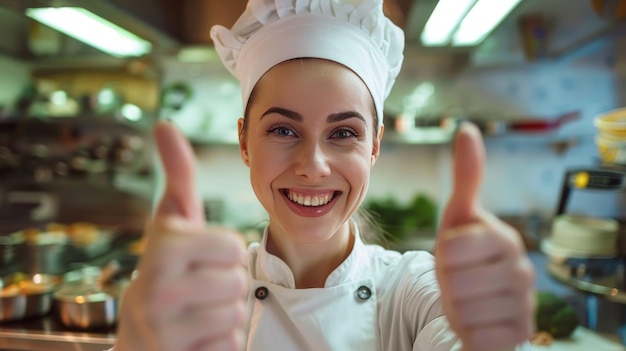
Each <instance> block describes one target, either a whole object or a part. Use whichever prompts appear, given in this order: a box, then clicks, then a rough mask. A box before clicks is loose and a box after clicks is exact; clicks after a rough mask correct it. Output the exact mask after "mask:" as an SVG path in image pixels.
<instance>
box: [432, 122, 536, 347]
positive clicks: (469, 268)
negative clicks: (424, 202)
mask: <svg viewBox="0 0 626 351" xmlns="http://www.w3.org/2000/svg"><path fill="white" fill-rule="evenodd" d="M484 163H485V150H484V146H483V142H482V138H481V135H480V132H479V131H478V129H477V128H476V127H475V126H473V125H471V124H463V125H462V126H461V128H460V130H459V132H458V134H457V136H456V140H455V147H454V191H453V194H452V196H451V198H450V201H449V202H448V204H447V207H446V208H445V211H444V213H443V218H442V222H441V225H440V229H439V233H438V237H437V244H436V247H435V266H436V275H437V280H438V282H439V285H440V288H441V301H442V306H443V309H444V312H445V313H446V315H447V318H448V320H449V322H450V326H451V327H452V329H453V330H454V331H455V332H456V333H457V335H458V336H459V338H460V339H461V340H462V343H463V350H464V351H487V350H490V351H505V350H513V349H514V347H515V345H519V344H521V343H523V342H525V341H527V340H528V339H529V338H530V336H531V333H532V329H533V327H532V325H533V324H532V319H533V311H534V293H533V285H534V284H533V283H534V269H533V266H532V264H531V262H530V260H529V259H528V258H527V256H526V254H525V250H524V245H523V243H522V240H521V238H520V236H519V233H517V232H516V231H515V230H514V229H513V228H511V227H510V226H508V225H507V224H506V223H504V222H502V221H501V220H499V219H498V218H496V217H495V216H494V215H492V214H491V213H488V212H486V211H485V210H484V209H483V208H481V206H480V202H479V196H478V194H479V188H480V183H481V181H482V174H483V168H484Z"/></svg>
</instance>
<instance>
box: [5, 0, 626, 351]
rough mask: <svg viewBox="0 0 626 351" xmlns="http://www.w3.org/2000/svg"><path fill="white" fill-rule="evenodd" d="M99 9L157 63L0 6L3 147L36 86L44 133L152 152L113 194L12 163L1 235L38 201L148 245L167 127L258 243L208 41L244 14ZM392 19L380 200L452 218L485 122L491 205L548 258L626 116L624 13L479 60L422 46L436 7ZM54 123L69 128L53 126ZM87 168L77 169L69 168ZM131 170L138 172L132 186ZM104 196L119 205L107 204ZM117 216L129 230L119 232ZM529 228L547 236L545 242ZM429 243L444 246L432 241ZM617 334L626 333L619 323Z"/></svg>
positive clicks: (223, 75)
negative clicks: (142, 38)
mask: <svg viewBox="0 0 626 351" xmlns="http://www.w3.org/2000/svg"><path fill="white" fill-rule="evenodd" d="M26 3H28V2H26ZM95 3H96V4H99V5H93V4H92V5H91V6H96V7H95V8H98V9H101V10H102V12H103V13H109V14H111V13H112V14H113V15H112V17H111V18H112V19H115V18H117V19H118V23H120V24H126V27H127V28H129V29H130V28H132V29H134V30H135V31H136V32H138V33H146V34H147V35H148V36H151V37H152V38H153V40H154V41H155V42H156V43H157V45H156V48H155V53H153V54H151V55H147V56H145V57H142V58H132V59H125V58H112V57H108V56H106V55H102V54H99V52H98V51H95V50H93V49H91V48H87V47H84V46H82V45H81V44H79V43H78V42H77V41H75V40H73V39H70V38H68V37H63V36H60V35H58V34H55V33H54V31H51V30H50V29H47V28H46V27H43V26H41V25H37V24H36V23H35V22H28V21H26V19H25V18H24V17H23V16H21V15H19V14H17V12H16V11H17V10H21V9H22V8H23V7H25V6H26V5H24V4H19V5H18V4H17V3H15V2H12V1H9V0H0V32H3V33H15V36H10V35H3V37H2V39H0V128H4V129H5V130H4V131H0V141H3V140H4V141H6V140H11V139H10V138H8V137H7V135H12V133H13V132H14V130H13V129H11V131H9V126H12V125H14V124H15V123H14V122H15V120H19V119H20V118H22V119H23V118H26V117H25V115H24V111H25V110H24V109H23V107H22V106H21V102H23V101H24V99H25V98H27V97H28V96H29V95H28V94H29V87H33V86H35V87H37V89H38V90H39V92H38V94H39V96H38V98H36V99H34V100H35V101H37V99H39V100H43V101H44V102H41V101H39V102H40V103H39V109H37V108H36V107H37V103H36V102H33V101H31V102H30V105H28V106H27V111H28V112H27V114H31V115H33V116H31V118H36V119H39V120H44V121H47V120H49V121H57V122H52V123H53V124H55V123H57V124H59V122H58V121H67V120H71V118H72V116H79V118H78V120H80V121H81V122H80V123H82V124H81V126H83V127H84V125H85V124H87V125H88V124H89V123H93V124H94V125H97V126H98V127H97V128H95V127H94V128H92V129H93V130H92V132H93V133H92V134H93V135H97V137H93V139H89V136H93V135H92V134H90V133H89V128H84V129H82V130H87V131H84V132H83V134H81V135H82V137H84V138H87V139H89V140H90V141H94V142H95V143H96V144H98V143H103V141H102V140H104V139H103V135H105V136H106V135H109V136H119V137H123V136H127V137H128V136H138V137H139V138H140V140H141V142H140V148H139V149H140V150H139V151H137V153H136V154H134V156H133V157H131V158H130V161H129V160H126V161H124V158H123V157H121V160H120V158H118V157H115V156H113V157H112V158H111V159H107V160H108V161H107V162H111V163H113V164H114V166H112V167H113V168H112V169H113V171H111V172H110V173H108V176H106V177H104V178H103V177H102V176H101V175H100V173H103V172H102V171H93V172H91V173H90V172H89V171H86V173H88V174H82V175H80V176H78V175H75V176H73V177H72V176H70V177H62V176H60V175H59V174H57V173H58V172H57V171H56V169H53V170H52V173H53V175H48V176H46V173H45V172H44V173H43V174H44V175H43V176H42V175H41V174H40V173H37V171H36V170H37V168H35V171H33V170H32V169H31V171H33V172H30V171H29V173H25V172H26V171H25V170H19V171H16V170H15V169H11V170H10V171H9V170H7V169H8V166H6V165H8V164H11V162H9V161H7V160H8V159H9V158H8V156H6V155H5V158H4V159H3V160H4V162H5V163H4V166H5V170H4V172H2V173H0V209H3V212H4V215H0V234H7V233H9V232H11V231H13V230H17V229H19V228H21V227H25V226H28V225H30V224H31V223H35V222H36V221H35V220H34V219H33V217H32V213H31V214H28V213H26V214H24V213H23V212H19V214H17V213H18V212H15V213H11V212H10V211H13V210H14V209H15V206H12V204H11V202H12V200H11V193H12V192H24V191H27V192H33V191H34V192H37V193H41V192H44V193H53V194H56V195H57V196H58V198H57V199H56V200H55V201H56V203H57V206H58V208H57V209H56V210H55V211H53V212H54V213H53V214H50V215H48V216H43V217H42V218H39V219H38V220H39V222H46V221H59V220H61V221H63V220H65V221H76V220H87V221H93V222H95V223H98V224H102V225H123V226H125V227H126V228H127V229H128V230H129V231H130V232H133V233H138V232H140V230H141V226H142V225H143V223H144V221H145V219H146V218H147V216H149V212H150V209H151V207H152V206H153V205H154V203H155V201H156V200H157V199H158V195H159V193H160V191H161V184H162V174H161V172H160V170H159V168H158V162H156V161H157V159H156V156H155V155H154V154H153V152H152V151H153V149H152V144H151V143H152V141H151V137H150V133H149V131H150V128H149V127H150V125H151V124H152V123H153V122H154V121H155V120H157V119H165V118H167V119H170V120H172V121H173V122H174V123H175V124H177V125H178V126H179V127H180V128H181V129H182V130H183V132H184V133H185V134H186V135H187V136H188V137H189V139H190V140H191V141H192V143H193V145H194V149H195V151H196V156H197V160H198V164H197V173H198V174H197V183H198V190H199V196H200V197H201V199H202V200H203V201H204V203H205V208H206V212H207V215H208V220H210V221H213V222H219V223H222V224H226V225H231V226H235V227H237V228H240V229H242V230H245V231H247V230H250V229H251V228H257V229H258V228H259V226H260V225H261V224H262V223H263V222H264V220H265V218H266V215H265V212H264V210H263V209H262V208H261V207H260V205H259V204H258V202H257V201H256V198H255V197H254V194H253V192H252V189H251V187H250V184H249V179H248V171H247V168H246V167H245V166H244V165H243V163H242V162H241V160H240V156H239V151H238V147H237V145H236V134H237V131H236V120H237V118H238V117H240V116H241V115H242V110H241V102H240V99H239V88H238V85H237V82H236V81H235V80H234V79H233V78H232V77H231V76H230V74H229V73H228V72H227V71H226V70H225V69H224V68H223V67H222V65H221V63H220V62H219V59H218V58H217V55H216V54H215V52H214V50H213V49H212V46H211V45H210V41H209V40H208V39H207V37H206V33H207V30H206V29H207V28H209V27H210V25H212V24H216V23H220V24H224V25H228V24H229V23H232V20H233V19H234V18H236V16H237V15H238V13H239V12H240V11H241V9H242V8H243V7H242V6H243V5H242V4H243V3H244V2H242V1H233V2H232V3H231V6H226V5H224V4H225V3H226V2H223V3H222V4H221V5H220V4H219V1H207V2H205V3H203V4H200V3H199V2H193V1H187V2H182V3H181V4H186V5H181V6H182V7H183V10H178V12H176V11H174V12H175V14H176V15H179V17H180V18H184V19H187V20H182V21H181V20H178V21H179V22H177V21H173V22H176V23H175V24H177V25H178V26H175V24H174V25H173V24H172V19H171V18H169V21H166V20H164V18H165V17H166V16H165V15H164V14H163V13H164V12H166V10H167V9H168V8H169V9H170V10H171V9H172V8H173V7H172V6H174V5H172V4H173V3H174V2H168V1H165V0H164V1H161V2H159V4H160V6H150V7H149V8H150V9H151V10H150V11H145V13H141V12H142V11H140V10H142V9H146V8H148V7H146V6H147V5H148V4H147V3H146V2H145V1H132V2H126V4H123V3H122V2H116V1H100V2H95ZM387 3H393V4H396V5H397V7H396V8H393V9H392V10H394V9H395V10H396V12H394V13H395V15H396V17H394V18H395V20H396V21H398V22H397V23H399V24H401V25H402V26H403V27H404V28H405V30H406V32H407V50H406V57H405V61H404V66H403V68H402V71H401V73H400V76H399V78H398V81H397V84H396V86H395V87H394V90H393V91H392V94H391V96H390V98H389V99H388V101H387V105H386V114H387V115H386V116H385V124H386V134H385V137H386V141H385V142H384V144H383V149H382V156H381V158H380V159H379V161H378V163H377V164H376V166H375V167H374V170H373V174H372V179H371V184H370V191H369V195H368V200H379V199H393V200H394V201H397V202H398V203H400V204H408V203H410V202H411V201H412V200H413V199H414V198H415V197H416V196H418V195H423V196H425V197H426V198H428V199H430V200H431V201H432V202H433V203H434V205H435V206H436V208H437V209H438V210H440V209H441V207H442V206H443V205H444V204H445V201H446V199H447V198H448V196H449V194H450V170H451V150H452V148H451V143H450V140H451V135H452V134H453V130H454V124H455V123H456V121H457V120H472V121H476V122H478V123H482V124H481V125H483V126H484V136H485V144H486V147H487V154H488V162H487V169H486V172H485V180H484V182H483V187H482V189H481V198H482V200H483V203H484V206H485V207H486V208H488V209H490V210H491V211H493V212H494V213H496V214H498V215H501V216H502V217H503V218H507V219H510V220H511V221H513V223H515V225H516V226H518V228H521V230H522V234H523V235H525V236H527V238H526V239H527V240H528V241H529V248H531V249H533V250H535V249H536V248H537V245H538V242H537V240H538V238H540V237H542V236H545V235H547V234H548V233H549V228H550V222H551V221H552V219H553V217H554V215H555V211H556V208H557V205H558V203H559V196H560V194H561V188H562V184H563V181H564V176H565V172H566V171H567V170H569V169H571V168H576V167H582V168H585V167H587V168H595V167H598V166H600V156H599V152H598V149H597V146H596V144H595V137H596V135H597V131H596V129H595V127H594V124H593V120H594V118H595V117H596V116H597V115H599V114H601V113H603V112H606V111H609V110H612V109H615V108H618V107H622V106H624V105H626V93H625V89H626V27H625V26H624V22H623V18H618V17H617V14H618V11H623V9H621V7H619V6H624V4H623V3H624V2H623V1H606V3H605V4H603V5H602V6H604V7H602V6H601V10H599V11H598V7H596V8H595V9H594V5H595V6H597V5H598V4H599V3H603V2H602V1H588V0H550V1H546V0H523V1H521V3H520V4H519V5H518V6H517V7H516V8H515V10H514V11H513V12H512V13H511V14H510V15H509V16H508V17H507V18H506V19H505V20H504V21H503V22H502V23H501V24H500V25H499V26H498V27H497V28H496V29H495V30H494V31H493V32H492V33H491V34H490V35H489V36H488V37H487V38H486V39H485V40H484V41H483V42H482V43H480V45H477V46H472V47H465V48H453V47H450V46H445V47H438V48H430V47H426V46H424V45H420V43H419V33H420V32H421V30H422V28H423V27H424V23H425V21H426V19H427V18H428V15H429V14H430V13H431V12H432V9H433V8H434V6H435V5H436V3H437V1H434V0H415V1H396V2H389V1H388V2H387ZM85 6H87V5H85ZM98 6H100V7H98ZM168 6H169V7H168ZM194 6H195V7H194ZM194 8H195V9H196V10H195V11H194V10H193V9H194ZM113 9H115V12H113V11H114V10H113ZM159 9H160V10H163V11H162V12H159ZM619 9H621V10H619ZM397 11H400V12H397ZM170 12H172V11H170ZM140 13H141V15H140ZM398 13H400V15H398ZM526 17H532V18H535V19H536V18H540V19H541V20H540V21H539V22H538V23H539V24H535V27H533V30H532V31H530V34H528V33H529V32H527V31H525V30H524V29H523V27H520V21H521V20H522V18H526ZM177 18H178V17H177ZM166 23H167V25H166ZM172 28H177V29H175V30H174V29H172ZM59 91H63V92H64V94H65V95H64V96H65V97H64V98H62V99H61V101H60V102H58V104H57V105H63V106H62V107H60V106H56V107H55V106H54V105H55V103H54V99H53V96H54V94H55V92H59ZM106 93H109V94H114V95H113V96H114V97H115V98H114V99H120V100H121V102H119V104H117V105H116V104H113V105H114V109H113V110H110V111H108V112H104V113H100V114H98V113H97V112H98V111H97V109H98V108H99V107H98V106H97V104H95V105H94V103H93V101H94V100H98V99H99V98H102V97H103V96H107V95H106ZM44 95H45V96H44ZM33 106H35V107H33ZM129 106H130V107H129ZM123 107H126V108H125V109H124V108H123ZM42 111H43V112H42ZM46 111H47V112H48V113H50V112H55V111H56V112H57V115H56V116H54V117H51V116H47V115H46V113H47V112H46ZM68 111H69V112H68ZM85 111H88V112H85ZM100 112H102V111H100ZM568 113H571V114H572V115H573V116H574V117H575V118H572V119H571V120H568V121H565V122H563V123H562V124H561V125H552V126H551V127H550V128H547V129H545V130H540V131H519V130H511V126H512V125H513V123H515V122H523V121H528V120H542V121H544V122H545V121H548V122H551V123H556V122H557V121H558V118H559V117H560V116H563V115H566V114H568ZM68 118H69V119H68ZM90 118H91V119H90ZM22 122H23V121H22ZM61 124H62V123H61ZM507 124H508V125H509V130H508V131H506V130H505V129H506V125H507ZM31 127H32V124H31ZM11 128H13V127H11ZM33 128H34V127H33ZM494 128H495V129H494ZM27 130H31V129H27ZM33 130H34V129H33ZM94 130H95V131H94ZM98 131H100V132H98ZM55 133H56V132H55ZM58 133H59V134H58V135H62V133H61V132H58ZM2 135H4V139H2ZM23 137H24V136H23ZM24 138H25V140H27V141H28V140H30V139H28V136H25V137H24ZM33 140H35V141H33V142H30V141H29V142H27V143H26V144H27V146H29V147H27V148H25V149H24V150H29V151H28V152H31V151H32V150H31V149H30V146H32V143H43V144H45V145H46V146H47V147H48V149H49V151H48V154H53V151H51V150H54V146H53V144H55V143H56V144H58V143H59V142H60V141H59V140H55V139H54V138H50V136H48V137H47V138H43V139H41V140H40V139H36V138H35V139H33ZM131 140H136V139H131ZM29 143H30V144H29ZM18 144H19V143H18ZM98 145H100V144H98ZM0 146H2V145H0ZM83 146H85V147H88V146H89V147H90V146H93V145H92V144H89V145H88V144H84V145H83ZM7 150H9V149H5V151H4V152H5V153H6V152H9V151H10V152H14V151H15V149H11V150H12V151H11V150H9V151H7ZM110 150H111V149H109V151H110ZM25 152H26V151H25ZM90 152H91V151H90ZM116 155H117V154H116ZM122 155H126V154H123V153H122ZM131 155H132V154H131ZM18 156H19V157H21V156H23V155H17V152H15V154H13V155H12V156H11V157H13V158H15V157H18ZM74 156H75V155H74ZM74 156H72V157H70V158H69V161H68V165H69V166H70V167H71V166H72V165H73V162H74V161H73V160H74V158H73V157H74ZM89 157H91V156H89ZM89 157H87V158H89ZM0 158H2V155H0ZM90 160H91V161H94V160H93V157H91V158H90ZM124 162H126V164H124ZM120 163H121V164H120ZM129 163H131V164H140V166H138V167H130V168H132V169H130V170H129V169H128V168H129ZM0 166H1V165H0ZM0 168H2V167H0ZM105 168H106V167H105ZM70 173H71V172H70ZM104 173H106V172H104ZM71 174H72V173H71ZM71 174H70V175H71ZM25 179H26V180H25ZM32 184H36V185H37V186H36V187H33V185H32ZM56 184H63V186H57V185H56ZM68 184H69V185H68ZM33 189H35V190H33ZM72 189H74V190H72ZM86 189H88V190H86ZM95 189H97V190H95ZM70 193H72V194H73V195H72V197H70V196H69V195H68V194H70ZM76 193H78V194H76ZM104 193H108V194H109V195H108V196H102V197H100V196H96V195H95V194H104ZM85 194H90V195H89V196H88V199H87V200H83V201H82V202H80V207H81V208H80V209H78V208H77V207H78V205H75V206H71V205H68V204H67V202H74V201H77V200H72V201H70V200H68V199H70V198H71V199H76V198H77V197H79V196H81V195H82V197H85ZM111 194H117V195H111ZM624 201H625V198H624V196H621V195H615V193H614V192H610V193H607V192H593V191H587V192H575V193H573V194H572V197H571V198H570V201H569V204H568V208H567V211H568V212H571V213H581V214H586V215H590V216H596V217H607V218H616V219H620V220H622V219H623V217H624V213H625V211H626V204H625V203H624ZM35 202H37V201H35ZM2 206H4V207H2ZM111 213H114V214H115V215H108V216H107V214H111ZM20 216H22V217H20ZM531 222H532V223H535V224H536V223H537V222H539V223H542V224H544V225H543V226H538V227H534V229H533V230H532V232H531V230H530V229H529V223H531ZM420 236H421V237H422V238H426V239H428V238H430V239H432V238H434V228H431V229H430V230H429V231H427V232H426V233H424V232H420ZM430 243H432V241H430ZM540 259H541V258H540ZM541 264H543V261H542V263H541ZM540 273H541V272H540ZM538 284H543V285H542V287H547V288H549V289H551V290H552V291H556V292H558V293H559V294H565V295H572V290H571V289H569V288H565V287H563V286H562V285H561V284H557V283H555V282H554V281H553V280H551V279H550V278H549V277H547V275H546V274H543V273H541V274H539V283H538ZM578 303H583V304H584V303H586V302H580V301H578ZM609 309H610V308H609ZM604 313H605V314H604V316H606V318H605V319H611V320H617V319H619V318H621V317H620V315H618V314H616V312H615V311H613V310H611V311H608V310H607V311H605V312H604ZM601 319H602V318H601ZM603 327H605V329H607V330H609V329H610V331H611V332H614V330H615V325H614V323H613V324H610V325H603ZM607 350H608V349H607Z"/></svg>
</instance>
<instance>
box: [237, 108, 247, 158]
mask: <svg viewBox="0 0 626 351" xmlns="http://www.w3.org/2000/svg"><path fill="white" fill-rule="evenodd" d="M237 133H238V135H239V153H240V154H241V159H242V160H243V163H244V164H245V165H246V166H248V167H250V160H249V157H248V144H247V143H246V134H245V132H244V130H243V118H239V120H237Z"/></svg>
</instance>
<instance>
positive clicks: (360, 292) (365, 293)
mask: <svg viewBox="0 0 626 351" xmlns="http://www.w3.org/2000/svg"><path fill="white" fill-rule="evenodd" d="M356 295H357V296H358V297H359V299H361V300H367V299H369V298H370V297H372V290H370V288H368V287H367V286H365V285H362V286H360V287H359V288H358V289H357V290H356Z"/></svg>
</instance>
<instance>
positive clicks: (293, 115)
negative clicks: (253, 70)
mask: <svg viewBox="0 0 626 351" xmlns="http://www.w3.org/2000/svg"><path fill="white" fill-rule="evenodd" d="M272 113H277V114H279V115H282V116H285V117H287V118H289V119H293V120H294V121H298V122H302V120H304V118H303V117H302V115H301V114H299V113H298V112H295V111H291V110H288V109H286V108H282V107H270V108H269V109H267V111H265V112H264V113H263V114H262V115H261V118H263V117H265V116H267V115H269V114H272ZM349 118H358V119H360V120H361V121H363V123H365V125H367V122H366V121H365V118H364V117H363V115H361V114H360V113H358V112H356V111H344V112H337V113H332V114H330V115H329V116H328V118H326V121H327V122H328V123H335V122H340V121H343V120H346V119H349Z"/></svg>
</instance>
